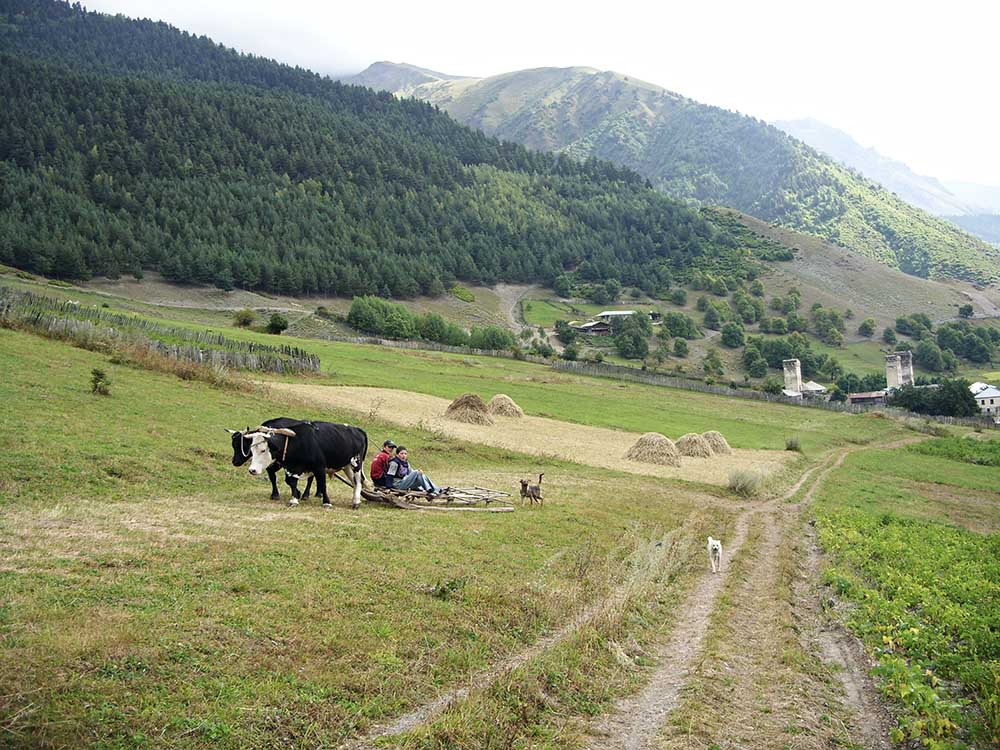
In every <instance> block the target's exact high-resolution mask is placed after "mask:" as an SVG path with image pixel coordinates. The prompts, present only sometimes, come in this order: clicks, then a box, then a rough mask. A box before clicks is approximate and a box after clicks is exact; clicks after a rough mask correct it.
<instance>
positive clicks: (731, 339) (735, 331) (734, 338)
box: [722, 323, 745, 349]
mask: <svg viewBox="0 0 1000 750" xmlns="http://www.w3.org/2000/svg"><path fill="white" fill-rule="evenodd" d="M744 342H745V337H744V335H743V326H741V325H740V324H739V323H726V324H725V325H724V326H722V345H723V346H728V347H729V348H730V349H737V348H739V347H741V346H743V344H744Z"/></svg>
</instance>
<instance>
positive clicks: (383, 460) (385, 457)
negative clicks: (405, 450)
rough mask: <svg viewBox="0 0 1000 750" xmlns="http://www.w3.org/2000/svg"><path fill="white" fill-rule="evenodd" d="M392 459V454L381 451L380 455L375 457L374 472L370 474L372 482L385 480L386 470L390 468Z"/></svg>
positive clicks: (373, 462)
mask: <svg viewBox="0 0 1000 750" xmlns="http://www.w3.org/2000/svg"><path fill="white" fill-rule="evenodd" d="M390 458H392V454H391V453H386V452H385V451H379V454H378V455H377V456H375V460H374V461H372V470H371V471H370V472H369V476H370V477H371V478H372V481H375V480H380V479H384V478H385V470H386V468H387V467H388V466H389V459H390ZM379 484H381V482H379Z"/></svg>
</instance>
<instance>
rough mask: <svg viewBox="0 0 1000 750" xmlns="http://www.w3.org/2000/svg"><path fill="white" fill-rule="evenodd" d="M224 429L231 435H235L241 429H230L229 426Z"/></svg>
mask: <svg viewBox="0 0 1000 750" xmlns="http://www.w3.org/2000/svg"><path fill="white" fill-rule="evenodd" d="M223 429H224V430H225V431H226V432H228V433H229V434H230V435H235V434H236V433H237V432H239V430H230V429H229V428H228V427H224V428H223Z"/></svg>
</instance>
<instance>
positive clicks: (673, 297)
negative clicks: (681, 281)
mask: <svg viewBox="0 0 1000 750" xmlns="http://www.w3.org/2000/svg"><path fill="white" fill-rule="evenodd" d="M670 301H671V302H673V303H674V304H675V305H679V306H681V307H683V306H684V305H686V304H687V303H688V293H687V291H686V290H684V289H681V288H680V287H678V288H677V289H674V290H673V291H672V292H671V293H670Z"/></svg>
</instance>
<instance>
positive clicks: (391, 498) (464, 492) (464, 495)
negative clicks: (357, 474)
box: [361, 487, 514, 513]
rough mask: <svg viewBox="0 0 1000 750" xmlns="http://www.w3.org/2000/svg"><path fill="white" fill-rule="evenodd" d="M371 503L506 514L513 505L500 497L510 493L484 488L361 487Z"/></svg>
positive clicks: (408, 508)
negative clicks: (434, 491)
mask: <svg viewBox="0 0 1000 750" xmlns="http://www.w3.org/2000/svg"><path fill="white" fill-rule="evenodd" d="M361 496H362V497H363V498H364V499H365V500H367V501H368V502H372V503H384V504H386V505H393V506H395V507H397V508H403V509H404V510H463V511H474V512H479V513H510V512H512V511H513V510H514V505H513V504H512V503H511V502H510V501H509V500H506V499H504V498H508V497H510V493H508V492H501V491H500V490H491V489H487V488H485V487H446V488H445V489H444V490H442V491H441V493H440V494H438V495H434V496H432V495H430V494H428V493H426V492H423V491H420V490H390V489H385V488H382V487H378V488H376V489H375V490H361Z"/></svg>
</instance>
